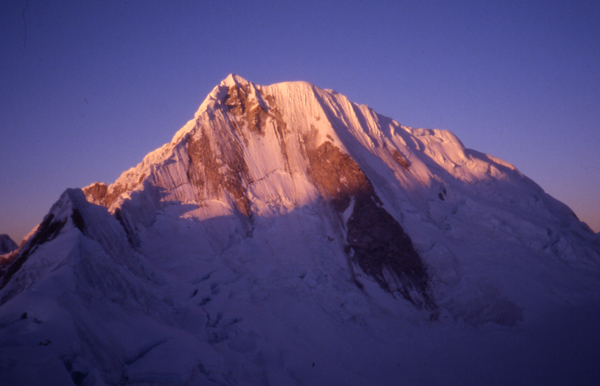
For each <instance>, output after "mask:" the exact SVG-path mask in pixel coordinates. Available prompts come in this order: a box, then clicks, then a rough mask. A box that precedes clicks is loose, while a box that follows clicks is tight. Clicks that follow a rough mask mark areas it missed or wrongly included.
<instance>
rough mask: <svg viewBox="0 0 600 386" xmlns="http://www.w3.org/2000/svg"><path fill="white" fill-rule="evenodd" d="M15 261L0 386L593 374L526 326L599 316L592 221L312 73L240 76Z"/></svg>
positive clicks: (10, 255) (599, 253)
mask: <svg viewBox="0 0 600 386" xmlns="http://www.w3.org/2000/svg"><path fill="white" fill-rule="evenodd" d="M6 252H7V253H5V254H4V255H1V256H0V379H1V380H0V384H56V385H68V384H76V385H154V384H157V385H158V384H162V385H165V384H168V385H240V384H253V385H284V384H285V385H332V384H340V385H342V384H343V385H365V384H369V385H390V384H453V383H456V384H482V383H486V384H507V383H512V384H514V383H515V380H518V382H517V383H519V382H525V384H527V383H529V384H532V383H544V382H546V381H548V380H551V381H552V382H556V381H566V380H570V381H572V382H574V384H577V383H578V382H587V381H589V380H595V379H596V378H595V377H596V376H598V375H599V374H598V370H594V369H593V368H592V367H594V366H591V365H590V366H588V362H589V363H592V362H593V361H595V360H597V359H598V358H600V354H599V353H598V350H596V351H594V350H593V347H595V346H594V344H595V342H596V341H594V340H593V339H591V340H590V341H589V342H588V343H581V344H582V346H581V347H579V349H581V350H582V351H583V352H586V354H588V355H587V357H586V358H587V359H583V360H582V359H581V358H579V359H578V360H577V362H575V361H574V360H573V359H569V358H571V356H570V355H571V354H570V351H568V350H566V351H565V352H564V354H561V351H556V352H555V351H553V349H552V347H554V349H556V350H558V346H556V345H558V344H559V343H556V345H555V346H552V345H550V346H548V344H549V343H546V342H548V340H547V339H546V337H545V336H543V335H539V336H538V335H535V333H532V331H538V333H539V332H540V331H555V332H556V331H558V330H556V328H558V327H556V326H563V325H566V324H565V323H566V322H565V320H571V319H565V318H566V317H565V318H563V317H562V316H563V315H575V314H576V313H577V312H583V311H581V310H587V311H585V312H590V311H589V310H594V312H596V311H597V310H598V309H599V307H597V306H598V304H599V303H598V300H599V296H600V280H599V279H600V269H599V264H600V240H599V238H598V236H597V235H596V234H594V232H592V231H591V230H590V228H589V227H588V226H587V225H586V224H585V223H582V222H580V221H579V220H578V219H577V217H576V216H575V215H574V213H573V212H572V211H571V210H570V209H569V208H568V207H567V206H565V205H564V204H562V203H560V202H559V201H557V200H555V199H554V198H552V197H550V196H549V195H547V194H546V193H544V191H543V190H542V189H541V188H540V187H539V186H538V185H536V184H535V183H534V182H533V181H531V180H530V179H528V178H527V177H525V176H524V175H522V174H521V173H520V172H519V171H518V170H517V169H516V168H515V167H514V166H512V165H510V164H508V163H506V162H503V161H501V160H499V159H497V158H494V157H492V156H490V155H487V154H483V153H479V152H477V151H474V150H471V149H467V148H465V147H464V146H463V144H462V143H461V142H460V141H459V140H458V138H456V136H454V135H453V134H452V133H450V132H448V131H443V130H429V129H414V128H410V127H406V126H403V125H401V124H399V123H398V122H396V121H395V120H393V119H390V118H387V117H384V116H381V115H379V114H377V113H375V112H374V111H373V110H371V109H370V108H369V107H367V106H364V105H357V104H355V103H352V102H350V101H349V100H348V99H347V98H346V97H344V96H343V95H341V94H338V93H336V92H334V91H331V90H322V89H319V88H317V87H315V86H313V85H311V84H308V83H305V82H290V83H279V84H274V85H271V86H259V85H255V84H253V83H251V82H249V81H246V80H244V79H242V78H241V77H239V76H236V75H230V76H228V77H227V78H226V79H225V80H224V81H222V82H221V84H220V85H219V86H217V87H215V88H214V89H213V91H212V92H211V93H210V94H209V95H208V97H207V98H206V100H205V101H204V102H203V103H202V105H201V106H200V108H199V110H198V111H197V112H196V114H195V116H194V118H193V119H192V120H190V121H189V122H188V123H187V124H186V125H185V126H184V127H183V128H182V129H180V130H179V131H178V132H177V133H176V134H175V136H174V137H173V140H172V141H171V142H170V143H167V144H165V145H164V146H162V147H161V148H159V149H157V150H155V151H153V152H151V153H150V154H148V155H147V156H146V157H145V158H144V159H143V161H142V162H141V163H140V164H139V165H137V166H136V167H134V168H131V169H129V170H128V171H126V172H124V173H123V174H122V175H121V176H120V177H119V178H118V179H117V180H116V181H115V182H114V183H112V184H110V185H107V184H105V183H99V182H97V183H94V184H92V185H90V186H87V187H85V188H83V189H67V190H66V191H65V192H64V193H63V195H62V196H61V197H60V198H59V199H58V201H57V202H56V203H55V204H54V205H53V206H52V208H51V209H50V212H49V213H48V214H47V215H46V216H45V217H44V219H43V220H42V221H41V223H40V225H38V227H37V228H36V229H35V230H34V231H32V232H31V233H30V235H29V236H27V237H26V239H25V240H24V242H23V243H21V246H20V247H19V248H18V249H16V250H14V251H10V250H8V249H7V250H6ZM590 307H591V308H590ZM556 315H559V316H560V317H557V316H556ZM586 315H587V314H586ZM596 315H598V313H597V314H596ZM553 318H554V319H553ZM553 320H554V321H558V322H556V323H553V322H552V321H553ZM578 320H579V319H573V323H574V324H573V326H575V325H577V326H579V327H578V329H577V331H584V330H582V328H585V326H583V327H582V326H581V325H578V324H577V323H578ZM567 324H568V323H567ZM590 331H591V329H590ZM561 333H564V331H561ZM571 333H573V332H571ZM540 334H541V333H540ZM568 334H569V333H568V332H567V333H566V335H565V336H569V335H568ZM582 342H583V341H582ZM561 347H562V346H561ZM491 348H493V349H491ZM586 350H587V351H586ZM561 355H562V356H561ZM425 358H428V359H427V360H425ZM549 358H553V359H552V360H554V361H555V362H561V363H562V367H561V366H549V363H550V362H551V361H550V359H549ZM557 358H558V359H560V360H557ZM563 359H564V360H563ZM569 361H571V362H569ZM552 363H554V362H552ZM517 364H519V365H518V366H517ZM512 365H515V366H513V367H511V366H512ZM474 366H475V367H476V368H477V370H476V371H474V369H473V367H474ZM588 367H589V368H588ZM511 368H512V369H513V370H514V371H512V370H511ZM515 369H516V370H515ZM574 371H575V372H576V374H577V375H576V376H573V372H574ZM490 377H492V378H493V379H492V380H490ZM449 379H450V381H449ZM3 382H4V383H3Z"/></svg>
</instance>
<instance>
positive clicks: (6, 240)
mask: <svg viewBox="0 0 600 386" xmlns="http://www.w3.org/2000/svg"><path fill="white" fill-rule="evenodd" d="M18 247H19V246H18V245H17V243H15V242H14V241H13V239H11V238H10V236H9V235H6V234H3V235H0V255H2V254H5V253H8V252H12V251H14V250H15V249H17V248H18Z"/></svg>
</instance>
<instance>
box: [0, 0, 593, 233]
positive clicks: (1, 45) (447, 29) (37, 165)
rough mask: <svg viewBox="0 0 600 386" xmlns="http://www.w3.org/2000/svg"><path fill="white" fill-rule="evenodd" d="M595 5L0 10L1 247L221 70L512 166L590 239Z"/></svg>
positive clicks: (183, 118)
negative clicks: (332, 100) (435, 133)
mask: <svg viewBox="0 0 600 386" xmlns="http://www.w3.org/2000/svg"><path fill="white" fill-rule="evenodd" d="M598 20H600V2H598V1H597V0H594V1H584V0H582V1H572V0H569V1H552V0H544V1H533V0H532V1H510V0H502V1H493V0H491V1H490V0H488V1H479V0H477V1H448V0H439V1H428V0H422V1H418V2H417V1H372V0H346V1H326V0H320V1H302V0H295V1H282V0H278V1H251V0H245V1H233V0H231V1H224V0H223V1H218V0H217V1H177V0H171V1H150V0H144V1H142V0H127V1H124V0H121V1H117V0H103V1H74V0H61V1H49V0H13V1H3V2H0V90H1V92H0V234H1V233H8V234H9V235H10V236H11V237H12V238H13V239H14V240H15V241H17V243H18V242H19V241H20V240H21V239H22V238H23V237H24V236H25V235H26V234H27V233H28V232H29V231H30V230H31V229H32V228H33V227H34V226H35V225H36V224H38V223H39V222H41V220H42V219H43V217H44V215H45V214H46V213H48V211H49V210H50V207H51V206H52V204H53V203H54V202H56V200H57V199H58V198H59V196H60V195H61V193H62V192H63V191H64V190H65V189H66V188H72V187H84V186H87V185H89V184H91V183H93V182H95V181H103V182H107V183H112V182H114V181H115V180H116V179H117V178H118V177H119V175H120V174H121V173H122V172H124V171H125V170H127V169H129V168H131V167H133V166H135V165H137V164H138V163H139V162H141V160H142V159H143V157H144V156H145V155H146V154H147V153H149V152H150V151H152V150H154V149H156V148H158V147H160V146H162V145H163V144H165V143H167V142H169V141H170V140H171V138H172V137H173V135H174V134H175V132H176V131H177V130H178V129H179V128H180V127H182V126H183V125H184V124H185V123H186V122H187V121H188V120H190V119H192V118H193V115H194V113H195V111H196V110H197V109H198V107H199V105H200V104H201V103H202V101H203V100H204V98H205V97H206V96H207V94H208V93H209V92H210V91H211V90H212V89H213V88H214V87H215V86H216V85H217V84H219V83H220V81H221V80H223V79H224V78H225V77H226V76H227V75H228V74H229V73H235V74H238V75H240V76H242V77H243V78H245V79H247V80H249V81H251V82H253V83H256V84H261V85H269V84H273V83H278V82H284V81H296V80H303V81H307V82H310V83H312V84H314V85H316V86H318V87H320V88H328V89H333V90H336V91H337V92H339V93H341V94H344V95H346V96H347V97H348V98H349V99H350V100H351V101H353V102H356V103H360V104H367V105H369V106H370V107H371V108H373V109H374V110H375V111H377V112H378V113H380V114H383V115H386V116H389V117H391V118H393V119H395V120H397V121H398V122H400V123H401V124H403V125H406V126H412V127H426V128H436V129H446V130H450V131H452V132H453V133H454V134H456V135H457V136H458V137H459V138H460V139H461V141H462V142H463V143H464V144H465V146H466V147H468V148H472V149H475V150H477V151H481V152H484V153H487V154H491V155H493V156H495V157H498V158H500V159H503V160H505V161H507V162H510V163H512V164H513V165H515V166H516V167H517V168H518V169H519V170H520V171H521V172H522V173H523V174H525V175H527V176H528V177H530V178H531V179H533V180H534V181H535V182H536V183H538V184H539V185H540V186H541V187H542V188H543V189H544V190H545V191H546V192H547V193H549V194H550V195H552V196H553V197H555V198H557V199H559V200H560V201H562V202H564V203H565V204H567V205H568V206H569V207H570V208H571V209H573V210H574V211H575V213H576V214H577V216H578V217H579V218H580V219H581V220H583V221H585V222H586V223H588V225H590V227H592V229H594V230H595V231H596V232H598V231H600V194H599V192H600V151H599V148H600V23H599V22H598Z"/></svg>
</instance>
